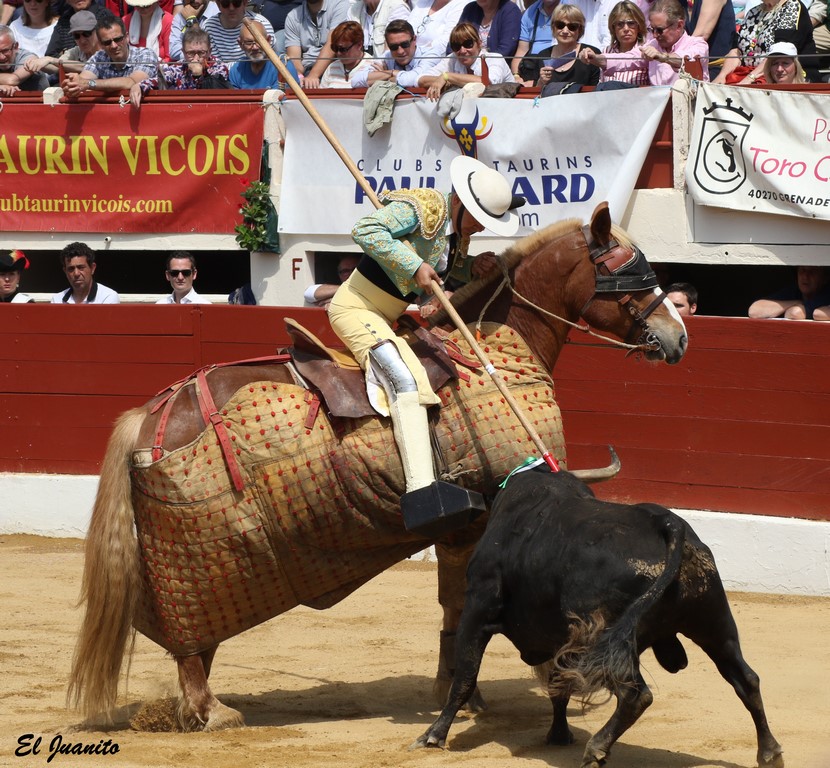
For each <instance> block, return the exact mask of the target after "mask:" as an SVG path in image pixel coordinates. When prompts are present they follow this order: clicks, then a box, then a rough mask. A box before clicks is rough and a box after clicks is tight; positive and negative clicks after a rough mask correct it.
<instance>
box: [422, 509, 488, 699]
mask: <svg viewBox="0 0 830 768" xmlns="http://www.w3.org/2000/svg"><path fill="white" fill-rule="evenodd" d="M469 527H471V528H472V527H475V524H474V525H473V526H469ZM457 538H458V537H457V536H456V537H454V540H453V542H439V543H438V544H436V545H435V554H436V557H437V558H438V602H439V603H440V604H441V607H442V608H443V611H444V616H443V628H442V630H441V642H440V648H439V653H438V672H437V674H436V676H435V682H434V683H433V685H432V694H433V696H434V697H435V701H436V703H437V704H438V706H439V707H443V706H444V705H445V704H446V703H447V697H448V695H449V692H450V686H451V685H452V681H453V673H454V669H455V644H456V632H457V630H458V625H459V622H460V621H461V610H462V609H463V608H464V593H465V591H466V589H467V564H468V563H469V561H470V557H471V556H472V554H473V550H474V549H475V545H476V542H477V541H478V537H477V536H476V537H475V539H474V540H471V541H463V542H459V543H455V541H456V540H457ZM465 708H466V709H467V710H469V711H470V712H481V711H483V710H484V709H486V708H487V705H486V704H485V702H484V698H483V697H482V695H481V693H480V692H479V690H478V688H476V689H475V690H474V691H473V693H472V694H471V695H470V697H469V699H468V700H467V702H466V705H465Z"/></svg>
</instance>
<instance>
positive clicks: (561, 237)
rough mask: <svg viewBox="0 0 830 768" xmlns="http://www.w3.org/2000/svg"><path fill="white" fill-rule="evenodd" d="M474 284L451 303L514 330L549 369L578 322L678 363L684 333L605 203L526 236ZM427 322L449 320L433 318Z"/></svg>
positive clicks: (467, 316) (470, 318) (471, 316)
mask: <svg viewBox="0 0 830 768" xmlns="http://www.w3.org/2000/svg"><path fill="white" fill-rule="evenodd" d="M496 263H497V264H498V265H499V267H500V268H499V269H492V270H490V271H489V272H488V274H486V275H485V276H484V277H483V278H481V279H480V280H477V281H475V282H473V283H470V284H468V285H466V286H464V287H463V288H461V289H460V290H459V291H458V292H457V293H456V294H455V295H454V296H453V298H452V302H453V304H454V305H455V306H456V307H457V308H458V310H459V313H460V314H461V316H462V318H463V319H464V320H465V321H466V322H476V321H481V320H489V321H493V322H499V323H504V324H506V325H509V326H510V327H511V328H513V329H515V330H516V331H518V332H519V333H520V334H521V335H522V337H523V338H524V339H525V340H526V341H527V342H528V344H529V345H530V347H531V349H533V351H534V352H535V353H536V354H537V355H538V356H539V359H540V360H541V361H542V362H543V363H544V364H545V366H546V367H547V368H548V370H552V369H553V366H554V365H555V363H556V360H557V358H558V356H559V352H560V351H561V349H562V345H563V344H564V343H565V340H566V338H567V335H568V332H569V330H570V327H581V328H582V330H587V329H586V328H584V327H583V326H580V325H579V324H578V321H579V319H580V317H582V318H584V320H585V321H587V322H588V323H589V324H590V325H591V326H593V327H594V328H595V329H596V330H598V331H602V332H607V333H610V334H613V335H615V336H618V337H619V338H620V339H623V340H624V341H627V342H628V346H629V348H634V349H636V350H639V351H641V352H643V353H644V354H645V356H646V358H647V359H649V360H666V361H667V362H669V363H676V362H678V361H679V360H680V359H681V358H682V357H683V353H684V352H685V351H686V343H687V338H686V327H685V326H684V325H683V321H682V320H681V319H680V315H679V314H678V312H677V310H676V309H675V307H674V305H673V304H672V303H671V302H670V301H669V300H668V299H667V298H666V296H665V294H664V293H663V292H662V291H661V290H660V288H659V286H658V284H657V277H656V276H655V274H654V272H653V270H652V269H651V267H650V266H649V264H648V262H647V261H646V259H645V257H644V256H643V254H642V253H641V252H640V250H639V249H638V248H637V247H636V246H635V245H634V244H633V243H632V242H631V241H630V239H629V238H628V236H627V235H626V233H625V232H623V231H622V230H621V229H619V228H617V227H613V226H612V224H611V216H610V214H609V213H608V206H607V204H605V203H603V204H601V205H600V206H599V207H597V209H596V210H595V211H594V215H593V217H592V219H591V223H590V224H589V225H586V226H584V227H583V226H582V222H581V221H577V220H576V219H570V220H568V221H562V222H559V223H557V224H552V225H551V226H549V227H546V228H545V229H543V230H541V231H540V232H537V233H535V234H533V235H530V236H529V237H524V238H522V239H521V240H519V241H518V242H516V243H515V244H514V245H513V247H511V248H509V249H508V250H507V251H505V252H504V253H503V254H502V255H501V256H499V257H498V258H497V259H496ZM430 320H431V321H432V322H434V323H436V324H439V325H440V324H443V323H447V322H448V318H447V316H446V315H445V314H444V313H443V312H439V313H437V314H436V315H434V316H433V317H431V318H430Z"/></svg>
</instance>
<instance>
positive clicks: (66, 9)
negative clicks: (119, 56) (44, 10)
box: [46, 0, 112, 58]
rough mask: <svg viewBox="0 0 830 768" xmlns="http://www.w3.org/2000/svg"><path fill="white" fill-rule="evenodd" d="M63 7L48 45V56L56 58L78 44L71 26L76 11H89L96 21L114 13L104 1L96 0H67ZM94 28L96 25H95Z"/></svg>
mask: <svg viewBox="0 0 830 768" xmlns="http://www.w3.org/2000/svg"><path fill="white" fill-rule="evenodd" d="M61 7H62V8H63V10H62V12H61V15H60V18H59V19H58V23H57V24H55V28H54V29H53V30H52V37H51V39H50V40H49V45H47V46H46V56H51V57H54V58H58V57H60V56H62V55H63V54H64V53H65V52H66V51H68V50H70V49H71V48H73V47H74V46H75V45H77V39H76V38H75V37H74V33H73V31H72V29H71V26H70V25H71V23H72V19H73V17H74V16H75V14H76V13H80V12H81V11H88V12H89V13H91V14H92V15H93V16H94V17H95V19H96V23H97V22H98V21H100V20H101V19H104V18H108V17H110V16H111V15H112V12H111V11H109V10H107V8H106V7H105V6H104V4H103V3H97V2H95V0H66V3H65V6H64V5H63V4H62V6H61ZM94 29H95V27H93V30H94ZM84 31H86V30H84ZM93 53H94V51H93ZM90 55H91V54H90Z"/></svg>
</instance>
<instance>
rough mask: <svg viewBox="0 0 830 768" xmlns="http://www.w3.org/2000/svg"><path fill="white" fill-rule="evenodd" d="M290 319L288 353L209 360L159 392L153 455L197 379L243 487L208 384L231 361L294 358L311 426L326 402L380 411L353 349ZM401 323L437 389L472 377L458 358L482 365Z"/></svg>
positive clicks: (339, 412) (334, 410)
mask: <svg viewBox="0 0 830 768" xmlns="http://www.w3.org/2000/svg"><path fill="white" fill-rule="evenodd" d="M285 325H286V329H287V331H288V335H289V336H290V337H291V340H292V342H293V346H292V347H290V348H289V349H288V350H287V351H286V352H285V353H283V354H279V355H273V356H270V357H257V358H252V359H249V360H240V361H237V362H232V363H219V364H215V365H209V366H205V367H204V368H200V369H199V370H197V371H194V372H193V373H191V374H190V375H189V376H187V377H186V378H184V379H181V380H180V381H177V382H176V383H175V384H171V385H170V386H169V387H167V388H166V389H164V390H162V391H161V392H159V393H158V394H159V395H164V396H163V397H162V398H161V399H160V400H159V401H158V402H157V403H156V404H155V405H154V406H153V408H152V409H151V413H156V412H158V411H159V410H160V409H163V410H162V413H161V417H160V418H159V423H158V426H157V428H156V435H155V440H154V441H153V447H152V451H151V457H152V460H153V461H158V460H159V459H161V458H162V457H163V456H164V449H163V447H162V443H163V441H164V433H165V430H166V428H167V422H168V419H169V417H170V413H171V411H172V408H173V403H174V402H175V400H176V396H177V395H178V393H179V392H180V391H181V390H182V388H183V387H185V386H187V385H189V384H190V383H191V382H193V386H195V391H196V399H197V401H198V403H199V409H200V411H201V413H202V418H203V419H204V422H205V426H207V425H208V424H212V425H213V428H214V431H215V432H216V438H217V440H218V441H219V444H220V446H221V447H222V454H223V456H224V457H225V462H226V464H227V466H228V471H229V472H230V474H231V478H232V479H233V483H234V487H235V488H236V489H237V490H242V488H243V480H242V475H241V473H240V471H239V467H238V463H237V460H236V455H235V453H234V451H233V448H232V446H231V445H230V442H229V441H228V438H227V434H226V432H225V428H224V424H223V421H222V417H221V415H220V414H219V409H218V408H217V406H216V404H215V403H214V401H213V396H212V395H211V392H210V388H209V385H208V374H210V372H211V371H214V370H216V369H217V368H224V367H226V366H229V365H253V364H262V363H276V364H280V365H285V364H288V363H293V364H294V366H295V367H296V369H297V372H298V373H299V375H300V376H301V377H302V378H303V380H304V385H308V386H309V391H308V392H307V395H308V397H307V398H306V402H307V403H308V405H309V412H308V416H307V419H306V422H307V424H306V426H307V427H308V428H311V426H312V425H313V423H314V419H315V417H316V414H317V412H318V410H319V408H320V406H321V405H323V404H324V405H325V408H326V411H327V412H328V413H329V415H331V416H333V417H340V418H352V419H354V418H361V417H365V416H376V415H377V413H376V411H375V410H374V408H372V406H371V404H370V403H369V398H368V396H367V394H366V386H365V381H364V376H363V371H362V370H361V369H360V366H359V365H358V364H357V361H356V360H355V359H354V357H353V356H352V355H350V354H349V353H348V352H345V351H341V350H338V349H333V348H331V347H329V346H327V345H326V344H324V343H323V342H322V341H321V340H320V339H319V338H317V336H315V335H314V334H313V333H312V332H311V331H309V330H308V329H307V328H304V327H303V326H302V325H301V324H300V323H298V322H297V321H296V320H294V319H293V318H285ZM400 325H401V327H402V328H404V329H405V331H406V333H407V334H409V336H408V341H409V344H410V346H411V347H412V349H413V351H414V352H415V354H416V355H417V356H418V359H419V360H420V361H421V363H422V365H423V366H424V368H425V369H426V371H427V375H428V377H429V381H430V384H431V386H432V387H433V390H438V389H439V388H440V387H442V386H444V384H446V383H447V381H449V380H450V379H452V378H460V379H462V380H469V374H467V373H466V372H465V371H463V370H459V369H458V368H457V367H456V365H455V362H457V363H459V364H461V365H463V366H465V367H467V368H472V369H476V368H479V367H480V365H479V363H478V361H477V360H474V359H470V358H467V357H465V356H464V355H463V354H462V353H461V352H460V350H458V349H457V348H456V347H455V345H454V344H453V343H452V342H451V341H450V339H449V338H443V339H442V338H440V337H439V335H438V332H437V331H433V332H430V331H427V330H426V329H424V328H422V327H421V326H419V325H418V324H417V323H415V321H414V320H411V319H410V318H408V317H406V316H405V317H404V318H401V322H400Z"/></svg>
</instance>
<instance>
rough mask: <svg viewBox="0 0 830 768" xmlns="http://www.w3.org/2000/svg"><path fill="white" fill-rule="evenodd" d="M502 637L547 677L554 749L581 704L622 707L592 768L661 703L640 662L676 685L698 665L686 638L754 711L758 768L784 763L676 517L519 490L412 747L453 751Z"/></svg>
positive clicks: (580, 492) (659, 510)
mask: <svg viewBox="0 0 830 768" xmlns="http://www.w3.org/2000/svg"><path fill="white" fill-rule="evenodd" d="M496 633H501V634H503V635H505V636H506V637H507V638H508V639H509V640H510V641H511V642H512V643H513V644H514V645H515V646H516V648H517V649H518V650H519V652H520V653H521V657H522V660H523V661H524V662H525V663H527V664H530V665H534V666H536V667H537V671H540V672H543V677H544V679H545V680H546V682H547V685H548V693H549V694H550V698H551V703H552V704H553V724H552V725H551V728H550V731H549V732H548V735H547V742H548V743H550V744H569V743H571V742H572V741H573V736H572V734H571V732H570V730H569V728H568V722H567V705H568V701H569V699H570V697H571V695H577V694H579V695H581V696H583V697H585V696H589V695H590V694H591V693H593V692H595V691H597V690H600V689H603V688H604V689H607V690H609V691H610V692H611V693H612V694H613V695H614V696H615V697H616V699H617V707H616V709H615V711H614V713H613V715H612V716H611V719H610V720H609V721H608V722H607V723H606V724H605V726H603V728H602V729H600V730H599V731H598V732H597V733H596V734H595V735H594V736H593V737H592V738H591V739H590V740H589V741H588V744H587V746H586V747H585V753H584V756H583V760H582V768H598V766H599V765H600V764H601V763H603V762H604V761H605V759H606V758H607V757H608V755H609V752H610V750H611V747H612V745H613V744H614V742H616V740H617V739H618V738H619V737H620V736H621V735H622V734H623V733H624V732H625V731H626V730H627V729H628V728H630V727H631V726H632V725H633V724H634V723H635V722H636V721H637V719H638V718H639V717H640V715H641V714H642V713H643V712H644V711H645V709H646V708H647V707H648V706H649V705H650V704H651V701H652V694H651V691H650V690H649V688H648V686H647V685H646V683H645V680H644V679H643V677H642V675H641V673H640V664H639V656H640V654H641V653H642V652H643V651H645V650H646V649H648V648H652V649H653V651H654V655H655V657H656V658H657V661H658V662H659V663H660V665H661V666H663V667H664V668H665V669H667V670H668V671H669V672H678V671H679V670H681V669H683V668H684V667H685V666H686V665H687V658H686V652H685V651H684V649H683V646H682V645H681V643H680V641H679V640H678V637H677V635H678V634H683V635H685V636H686V637H688V638H689V639H690V640H692V641H693V642H695V643H697V645H699V646H700V647H701V648H702V649H703V650H704V651H705V652H706V654H707V655H708V656H709V657H710V658H711V659H712V661H714V662H715V665H716V666H717V668H718V671H719V672H720V673H721V675H722V676H723V677H724V678H725V679H726V680H727V681H728V682H729V683H730V684H731V685H732V686H733V687H734V689H735V692H736V693H737V694H738V696H739V698H740V699H741V701H742V702H743V703H744V706H746V708H747V709H748V710H749V712H750V714H751V715H752V719H753V721H754V723H755V729H756V732H757V736H758V764H759V765H760V766H774V767H775V768H782V766H783V764H784V761H783V757H782V750H781V746H780V745H779V744H778V742H777V741H776V740H775V738H774V737H773V735H772V733H770V730H769V726H768V725H767V720H766V715H765V714H764V705H763V702H762V700H761V692H760V686H759V679H758V675H756V674H755V672H753V671H752V669H750V667H749V666H748V665H747V663H746V662H745V661H744V659H743V656H742V654H741V647H740V643H739V641H738V630H737V627H736V626H735V621H734V619H733V618H732V612H731V611H730V609H729V604H728V602H727V599H726V594H725V592H724V589H723V584H722V582H721V579H720V576H719V574H718V571H717V568H716V566H715V561H714V559H713V557H712V553H711V551H710V550H709V548H708V547H707V546H706V545H705V544H703V542H701V541H700V539H698V537H697V535H696V534H695V532H694V531H693V530H692V529H691V527H690V526H689V525H688V523H686V522H685V521H683V520H682V519H681V518H680V517H678V516H677V515H675V514H674V513H673V512H671V511H670V510H668V509H666V508H665V507H660V506H657V505H656V504H637V505H623V504H612V503H609V502H603V501H599V500H597V499H596V498H595V497H594V495H593V493H592V492H591V490H590V489H589V488H588V487H587V486H586V485H585V484H584V483H582V482H581V481H579V480H578V479H576V478H575V477H573V476H572V475H570V474H569V473H567V472H564V471H563V472H559V473H556V474H553V473H550V472H549V471H548V470H547V469H536V470H532V471H527V472H524V473H521V474H518V475H516V476H515V477H514V478H512V479H511V480H510V481H509V483H508V484H507V487H506V488H505V490H503V491H502V492H501V493H500V494H499V495H498V496H497V497H496V501H495V504H494V506H493V510H492V513H491V517H490V521H489V523H488V526H487V530H486V532H485V534H484V536H483V537H482V539H481V541H480V543H479V544H478V546H477V548H476V551H475V553H474V555H473V557H472V559H471V561H470V565H469V569H468V572H467V594H466V598H465V603H464V610H463V613H462V615H461V624H460V627H459V630H458V636H457V646H456V647H457V652H456V657H455V665H456V669H455V678H454V681H453V684H452V688H451V690H450V694H449V698H448V701H447V704H446V706H445V707H444V710H443V711H442V712H441V715H440V716H439V717H438V719H437V720H436V721H435V722H434V723H433V724H432V726H431V727H430V728H429V730H427V732H426V733H425V734H424V735H423V736H421V737H420V738H419V739H418V740H417V741H416V742H415V745H414V746H443V744H444V743H445V740H446V737H447V733H448V731H449V728H450V725H451V723H452V721H453V718H454V717H455V715H456V713H457V712H458V710H459V708H460V707H462V706H463V705H464V703H465V701H466V700H467V698H468V697H469V696H470V695H471V693H472V692H473V691H474V690H475V686H476V678H477V676H478V670H479V667H480V665H481V659H482V656H483V655H484V650H485V648H486V647H487V643H488V642H489V641H490V638H491V637H492V636H493V635H494V634H496Z"/></svg>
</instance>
